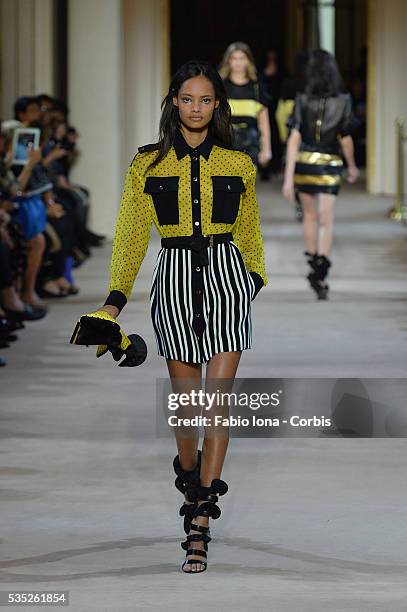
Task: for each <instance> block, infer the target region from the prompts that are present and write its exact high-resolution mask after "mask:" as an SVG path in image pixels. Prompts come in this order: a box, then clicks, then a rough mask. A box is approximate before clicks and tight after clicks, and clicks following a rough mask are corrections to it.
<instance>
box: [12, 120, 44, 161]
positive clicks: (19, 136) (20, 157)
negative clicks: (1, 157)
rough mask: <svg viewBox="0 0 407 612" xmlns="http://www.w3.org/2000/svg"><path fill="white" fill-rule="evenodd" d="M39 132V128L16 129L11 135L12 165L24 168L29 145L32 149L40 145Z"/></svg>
mask: <svg viewBox="0 0 407 612" xmlns="http://www.w3.org/2000/svg"><path fill="white" fill-rule="evenodd" d="M40 134H41V130H40V129H39V128H16V129H15V130H14V134H13V147H12V152H13V159H12V163H13V164H17V165H20V166H25V164H26V163H27V161H28V151H29V145H31V146H32V147H33V148H34V149H37V148H38V145H39V143H40Z"/></svg>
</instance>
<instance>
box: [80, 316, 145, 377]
mask: <svg viewBox="0 0 407 612" xmlns="http://www.w3.org/2000/svg"><path fill="white" fill-rule="evenodd" d="M70 343H71V344H80V345H85V346H91V345H98V347H97V350H96V357H102V355H104V354H105V353H107V352H108V351H110V352H111V354H112V356H113V359H114V360H115V361H120V359H121V358H122V357H123V355H125V359H123V361H121V362H120V363H119V366H130V367H132V366H137V365H141V364H142V363H143V362H144V361H145V359H146V357H147V346H146V343H145V342H144V340H143V338H142V337H141V336H139V335H138V334H131V335H129V336H126V334H125V333H124V332H123V330H122V329H121V327H120V325H119V324H118V322H117V321H116V319H114V318H113V317H112V316H111V315H109V314H108V313H107V312H105V311H104V310H97V311H96V312H91V313H89V314H84V315H82V316H81V317H80V319H79V321H78V323H77V324H76V326H75V330H74V332H73V334H72V337H71V339H70Z"/></svg>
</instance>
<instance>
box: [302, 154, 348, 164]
mask: <svg viewBox="0 0 407 612" xmlns="http://www.w3.org/2000/svg"><path fill="white" fill-rule="evenodd" d="M297 162H299V163H303V164H320V165H323V164H325V165H329V166H343V161H342V157H340V156H339V155H334V154H332V153H319V152H318V151H299V153H298V155H297Z"/></svg>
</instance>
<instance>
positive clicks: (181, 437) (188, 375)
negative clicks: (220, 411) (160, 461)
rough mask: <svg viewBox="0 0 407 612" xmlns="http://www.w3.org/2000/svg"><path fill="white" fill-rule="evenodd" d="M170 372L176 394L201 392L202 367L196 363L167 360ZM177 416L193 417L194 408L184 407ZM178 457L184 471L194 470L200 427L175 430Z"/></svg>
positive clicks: (178, 411)
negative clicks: (193, 391)
mask: <svg viewBox="0 0 407 612" xmlns="http://www.w3.org/2000/svg"><path fill="white" fill-rule="evenodd" d="M167 367H168V372H169V375H170V378H171V383H172V389H173V391H174V393H190V392H191V391H192V390H193V389H194V390H196V391H199V389H200V388H201V381H202V366H201V364H196V363H187V362H185V361H176V360H175V359H167ZM195 411H196V409H195ZM177 416H179V417H181V416H185V417H190V416H192V407H189V406H182V407H180V408H179V409H178V410H177ZM175 437H176V441H177V448H178V455H179V460H180V463H181V467H182V469H183V470H187V471H190V470H193V469H194V467H195V465H196V457H197V450H198V443H199V429H198V427H194V428H192V427H188V428H187V433H185V430H183V429H178V428H177V427H176V428H175Z"/></svg>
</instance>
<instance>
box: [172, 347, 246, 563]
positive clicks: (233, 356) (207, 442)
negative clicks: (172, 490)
mask: <svg viewBox="0 0 407 612" xmlns="http://www.w3.org/2000/svg"><path fill="white" fill-rule="evenodd" d="M241 354H242V353H241V351H235V352H228V353H217V354H216V355H214V356H213V357H212V359H210V360H209V361H208V364H207V368H206V386H205V392H206V393H215V392H216V391H218V390H219V391H221V392H225V393H226V392H230V391H231V389H232V387H233V381H234V378H235V376H236V371H237V368H238V365H239V361H240V357H241ZM219 379H226V380H219ZM215 414H224V415H225V416H227V415H228V414H229V407H228V406H223V407H222V406H215V407H214V408H212V409H211V410H208V411H206V410H205V416H208V417H212V418H213V417H214V415H215ZM228 443H229V430H228V428H226V427H219V429H216V428H215V427H214V426H212V427H206V428H205V438H204V441H203V445H202V458H201V485H202V486H204V487H209V486H210V485H211V484H212V480H213V479H214V478H220V477H221V473H222V467H223V462H224V460H225V455H226V451H227V447H228ZM202 503H205V502H204V501H198V506H199V505H200V504H202ZM194 521H195V522H196V524H197V525H201V526H202V527H208V526H209V519H208V517H205V516H198V517H196V519H194ZM196 533H199V532H198V531H194V530H193V529H191V531H190V534H196ZM193 546H194V548H197V549H203V548H204V546H203V542H193ZM188 558H189V559H196V560H197V562H196V563H192V564H191V565H187V566H185V570H184V571H190V572H196V571H201V570H202V569H203V566H202V563H200V562H199V557H198V556H193V555H190V556H188Z"/></svg>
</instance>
